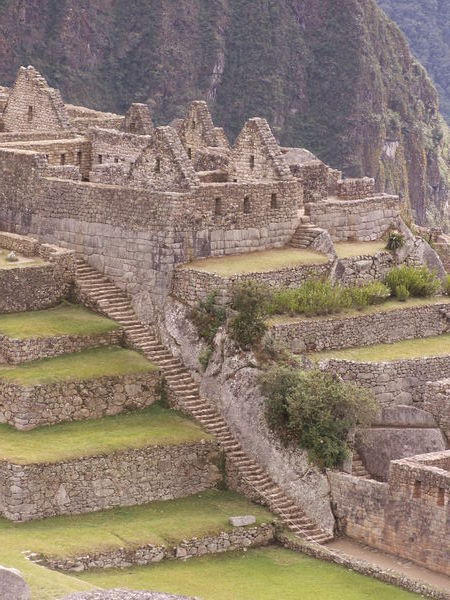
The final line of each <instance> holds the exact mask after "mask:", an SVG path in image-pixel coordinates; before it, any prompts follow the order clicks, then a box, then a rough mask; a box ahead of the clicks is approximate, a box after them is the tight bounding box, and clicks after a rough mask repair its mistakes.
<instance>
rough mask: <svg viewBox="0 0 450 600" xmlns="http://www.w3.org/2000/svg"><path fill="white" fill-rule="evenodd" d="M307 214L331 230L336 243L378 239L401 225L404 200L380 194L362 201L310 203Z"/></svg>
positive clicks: (324, 227)
mask: <svg viewBox="0 0 450 600" xmlns="http://www.w3.org/2000/svg"><path fill="white" fill-rule="evenodd" d="M305 208H306V212H307V214H308V215H310V217H311V221H312V222H313V223H314V224H315V225H317V226H318V227H322V228H323V229H327V230H328V232H329V233H330V235H331V237H332V239H333V241H337V242H345V241H347V240H352V241H353V240H358V241H363V242H368V241H372V240H378V239H380V238H381V237H383V235H384V234H385V233H386V231H387V230H388V229H389V228H390V227H392V226H395V227H397V226H399V219H400V208H401V200H400V199H399V198H398V196H388V195H385V194H383V195H379V196H373V197H372V198H365V199H362V200H327V201H324V202H312V203H310V204H306V206H305Z"/></svg>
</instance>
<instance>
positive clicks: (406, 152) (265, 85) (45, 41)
mask: <svg viewBox="0 0 450 600" xmlns="http://www.w3.org/2000/svg"><path fill="white" fill-rule="evenodd" d="M0 59H1V60H0V79H2V80H4V81H6V82H11V81H12V79H13V76H14V73H15V70H16V69H17V67H18V66H19V65H20V64H28V63H31V64H34V65H35V66H36V67H37V68H39V69H40V70H42V71H43V73H44V74H46V76H47V77H48V79H49V81H50V82H51V83H52V84H53V85H56V86H58V87H60V88H61V91H62V93H63V95H64V97H65V98H66V100H67V101H70V102H73V103H80V104H85V105H88V106H92V107H94V108H103V109H105V110H120V111H123V110H125V109H126V107H127V105H129V103H130V102H132V101H141V102H142V101H148V102H149V103H150V105H151V107H152V110H153V113H154V115H155V119H156V120H157V121H159V122H168V121H170V120H171V119H173V118H174V117H179V116H181V115H182V114H183V111H184V108H185V106H186V104H187V103H188V102H189V101H190V100H192V99H195V98H206V99H207V100H208V101H209V103H210V105H211V108H212V111H213V114H214V117H215V119H216V121H217V124H220V125H223V126H225V128H226V130H227V132H228V133H229V134H230V135H231V136H235V135H236V134H237V132H238V131H239V128H240V127H241V126H242V124H243V122H244V120H245V119H246V118H248V117H251V116H255V115H260V116H264V117H267V118H268V120H269V122H270V123H271V125H272V126H273V128H274V131H275V133H276V135H277V137H278V138H279V140H280V141H281V143H283V144H285V145H296V146H302V145H303V146H306V147H307V148H309V149H310V150H312V151H313V152H315V153H317V154H318V155H319V156H320V157H321V158H323V159H324V160H325V161H326V162H328V163H329V164H331V165H333V166H336V167H338V168H341V169H344V171H345V173H346V174H347V175H355V176H359V175H363V174H368V175H372V176H374V177H376V179H377V185H378V187H379V189H381V190H386V191H395V192H398V193H401V194H403V196H404V197H405V198H408V199H409V200H410V203H411V205H412V208H413V211H414V216H415V219H416V220H417V221H418V222H420V223H424V222H425V221H426V220H427V219H428V220H436V221H442V215H443V213H444V212H445V210H446V203H447V197H448V188H449V182H450V176H449V174H448V172H447V168H448V148H447V129H446V127H445V126H443V125H442V119H441V117H440V114H439V111H438V101H437V93H436V90H435V89H434V87H433V85H432V84H431V82H430V80H429V78H428V76H427V75H426V72H425V71H424V69H423V68H422V67H421V66H420V65H419V64H418V63H417V62H416V61H415V60H414V58H413V57H412V55H411V52H410V50H409V48H408V45H407V43H406V41H405V38H404V37H403V35H402V34H401V33H400V31H399V29H398V28H397V27H396V26H395V25H394V24H393V23H392V22H391V21H390V20H389V19H388V18H387V17H386V16H385V15H384V13H383V12H382V11H381V10H380V9H379V7H378V6H377V5H376V3H375V1H374V0H339V2H336V0H257V1H254V2H248V0H165V1H164V2H163V3H162V2H160V0H135V1H134V2H132V3H129V2H125V0H78V1H77V2H75V0H21V1H20V2H17V1H16V0H0Z"/></svg>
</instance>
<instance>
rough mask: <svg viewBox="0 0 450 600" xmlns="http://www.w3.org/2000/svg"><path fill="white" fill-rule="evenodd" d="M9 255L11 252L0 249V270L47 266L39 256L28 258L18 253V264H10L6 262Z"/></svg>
mask: <svg viewBox="0 0 450 600" xmlns="http://www.w3.org/2000/svg"><path fill="white" fill-rule="evenodd" d="M9 253H10V250H4V249H3V248H0V269H19V268H21V267H35V266H39V265H44V264H45V262H44V261H43V260H42V259H41V258H38V257H37V256H36V257H28V256H22V255H21V254H17V253H16V254H17V258H18V259H19V260H18V261H17V262H9V261H7V260H6V257H7V256H8V254H9Z"/></svg>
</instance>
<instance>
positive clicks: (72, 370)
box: [0, 346, 158, 385]
mask: <svg viewBox="0 0 450 600" xmlns="http://www.w3.org/2000/svg"><path fill="white" fill-rule="evenodd" d="M157 368H158V367H156V365H154V364H153V363H151V362H149V361H148V360H147V359H145V358H144V357H143V356H142V355H141V354H138V353H137V352H133V351H132V350H125V349H124V348H121V347H119V346H106V347H102V348H91V349H89V350H83V352H74V353H73V354H64V355H62V356H57V357H55V358H44V359H42V360H36V361H32V362H28V363H23V364H21V365H18V366H15V367H9V366H2V367H0V379H3V380H6V381H9V382H11V383H18V384H21V385H41V384H49V383H57V382H62V381H84V380H86V379H96V378H99V377H105V376H112V375H131V374H135V373H144V372H149V371H155V370H156V369H157Z"/></svg>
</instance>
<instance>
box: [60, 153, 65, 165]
mask: <svg viewBox="0 0 450 600" xmlns="http://www.w3.org/2000/svg"><path fill="white" fill-rule="evenodd" d="M59 162H60V163H61V164H62V165H65V164H66V155H65V154H61V157H60V160H59Z"/></svg>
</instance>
